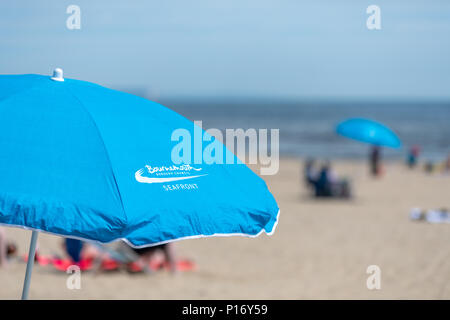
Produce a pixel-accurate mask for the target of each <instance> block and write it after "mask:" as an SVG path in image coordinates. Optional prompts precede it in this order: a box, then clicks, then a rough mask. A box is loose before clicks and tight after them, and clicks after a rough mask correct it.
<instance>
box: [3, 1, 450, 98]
mask: <svg viewBox="0 0 450 320" xmlns="http://www.w3.org/2000/svg"><path fill="white" fill-rule="evenodd" d="M70 4H76V5H78V6H80V8H81V30H68V29H67V28H66V19H67V18H68V16H69V15H68V14H67V13H66V8H67V6H68V5H70ZM371 4H376V5H378V6H379V7H380V8H381V27H382V29H381V30H372V31H371V30H368V29H367V27H366V20H367V18H368V14H366V8H367V7H368V6H369V5H371ZM0 18H1V19H0V40H1V41H0V70H1V73H2V74H9V73H40V74H49V73H50V72H51V70H52V69H53V68H55V67H58V66H59V67H62V68H63V69H64V71H65V76H67V77H70V78H77V79H82V80H87V81H93V82H97V83H100V84H102V85H105V86H109V87H114V88H132V87H137V88H145V89H147V90H148V92H149V93H150V94H152V95H155V96H160V97H171V96H232V97H236V96H246V97H255V96H256V97H286V98H298V97H300V98H304V97H307V98H316V97H319V98H374V97H377V98H400V99H403V98H407V99H415V98H421V99H422V98H423V99H450V1H430V0H429V1H419V0H410V1H400V0H398V1H394V0H388V1H380V0H374V1H372V0H367V1H362V0H358V1H351V0H348V1H347V0H339V1H336V0H329V1H321V0H315V1H314V0H312V1H299V0H272V1H266V0H245V1H244V0H220V1H218V0H201V1H200V0H190V1H186V0H167V1H155V0H153V1H149V0H146V1H125V0H122V1H103V0H95V1H92V0H90V1H81V0H71V1H61V0H59V1H56V0H55V1H48V0H44V1H43V0H40V1H19V0H16V1H2V2H1V4H0Z"/></svg>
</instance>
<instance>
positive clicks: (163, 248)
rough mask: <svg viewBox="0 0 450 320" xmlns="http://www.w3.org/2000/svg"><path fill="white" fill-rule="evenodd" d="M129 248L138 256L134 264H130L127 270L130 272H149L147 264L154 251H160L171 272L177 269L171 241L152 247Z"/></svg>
mask: <svg viewBox="0 0 450 320" xmlns="http://www.w3.org/2000/svg"><path fill="white" fill-rule="evenodd" d="M130 248H131V249H132V250H133V251H134V252H135V253H136V254H137V255H138V256H139V259H138V260H137V261H136V262H135V264H133V265H131V266H130V268H129V271H130V272H132V273H136V272H138V273H140V272H150V269H149V267H148V266H149V264H150V261H151V260H152V258H153V257H154V256H155V254H156V253H158V252H161V253H162V254H163V255H164V258H165V262H166V263H167V264H168V266H169V270H170V272H172V273H175V272H176V271H177V269H176V259H175V251H174V248H173V244H172V243H164V244H160V245H156V246H152V247H145V248H133V247H131V246H130Z"/></svg>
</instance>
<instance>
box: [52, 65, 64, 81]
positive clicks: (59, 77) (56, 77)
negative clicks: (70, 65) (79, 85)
mask: <svg viewBox="0 0 450 320" xmlns="http://www.w3.org/2000/svg"><path fill="white" fill-rule="evenodd" d="M51 79H52V80H53V81H64V77H63V70H62V69H61V68H56V69H55V70H53V77H51Z"/></svg>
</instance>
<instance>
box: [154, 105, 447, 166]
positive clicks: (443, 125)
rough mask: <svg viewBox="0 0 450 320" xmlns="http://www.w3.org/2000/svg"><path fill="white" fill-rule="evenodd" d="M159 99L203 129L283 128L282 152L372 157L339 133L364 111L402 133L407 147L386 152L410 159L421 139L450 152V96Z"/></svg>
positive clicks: (443, 153) (424, 149)
mask: <svg viewBox="0 0 450 320" xmlns="http://www.w3.org/2000/svg"><path fill="white" fill-rule="evenodd" d="M158 102H159V103H161V104H163V105H165V106H167V107H169V108H170V109H172V110H174V111H176V112H178V113H180V114H181V115H183V116H185V117H186V118H188V119H190V120H192V121H195V120H197V121H202V123H203V129H209V128H216V129H220V130H225V129H237V128H242V129H244V130H246V129H249V128H254V129H279V136H280V141H279V151H280V155H285V156H293V157H313V158H321V159H342V158H344V159H348V158H354V159H360V158H366V157H367V154H368V151H369V146H368V145H366V144H363V143H360V142H357V141H353V140H349V139H346V138H344V137H341V136H339V135H337V134H336V133H335V128H336V125H337V124H338V123H340V122H341V121H343V120H346V119H348V118H354V117H362V118H368V119H372V120H375V121H379V122H382V123H383V124H385V125H387V126H388V127H390V128H391V129H392V130H393V131H394V132H396V133H397V135H398V136H399V138H400V140H401V141H402V144H403V146H402V148H400V149H390V148H383V156H384V157H385V158H390V159H404V158H406V154H407V152H408V150H409V148H410V147H411V146H413V145H418V146H419V147H420V149H421V158H422V159H426V160H427V161H443V160H444V159H445V158H446V157H447V156H448V155H449V154H450V102H435V101H433V102H423V101H421V102H414V101H412V102H406V101H400V102H399V101H395V102H379V101H377V102H373V101H347V102H346V101H339V102H335V101H314V100H313V101H294V100H276V99H273V100H264V99H228V98H222V99H219V98H217V99H216V98H208V99H193V98H187V99H179V98H177V99H162V100H161V101H158Z"/></svg>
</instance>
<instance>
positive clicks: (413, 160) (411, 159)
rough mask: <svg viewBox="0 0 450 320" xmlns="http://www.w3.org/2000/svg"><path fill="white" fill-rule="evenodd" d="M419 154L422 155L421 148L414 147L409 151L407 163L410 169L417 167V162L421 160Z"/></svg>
mask: <svg viewBox="0 0 450 320" xmlns="http://www.w3.org/2000/svg"><path fill="white" fill-rule="evenodd" d="M419 154H420V148H419V146H417V145H414V146H412V147H411V148H410V149H409V152H408V157H407V159H406V163H407V165H408V167H410V168H411V169H412V168H414V167H415V166H416V165H417V160H418V158H419Z"/></svg>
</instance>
